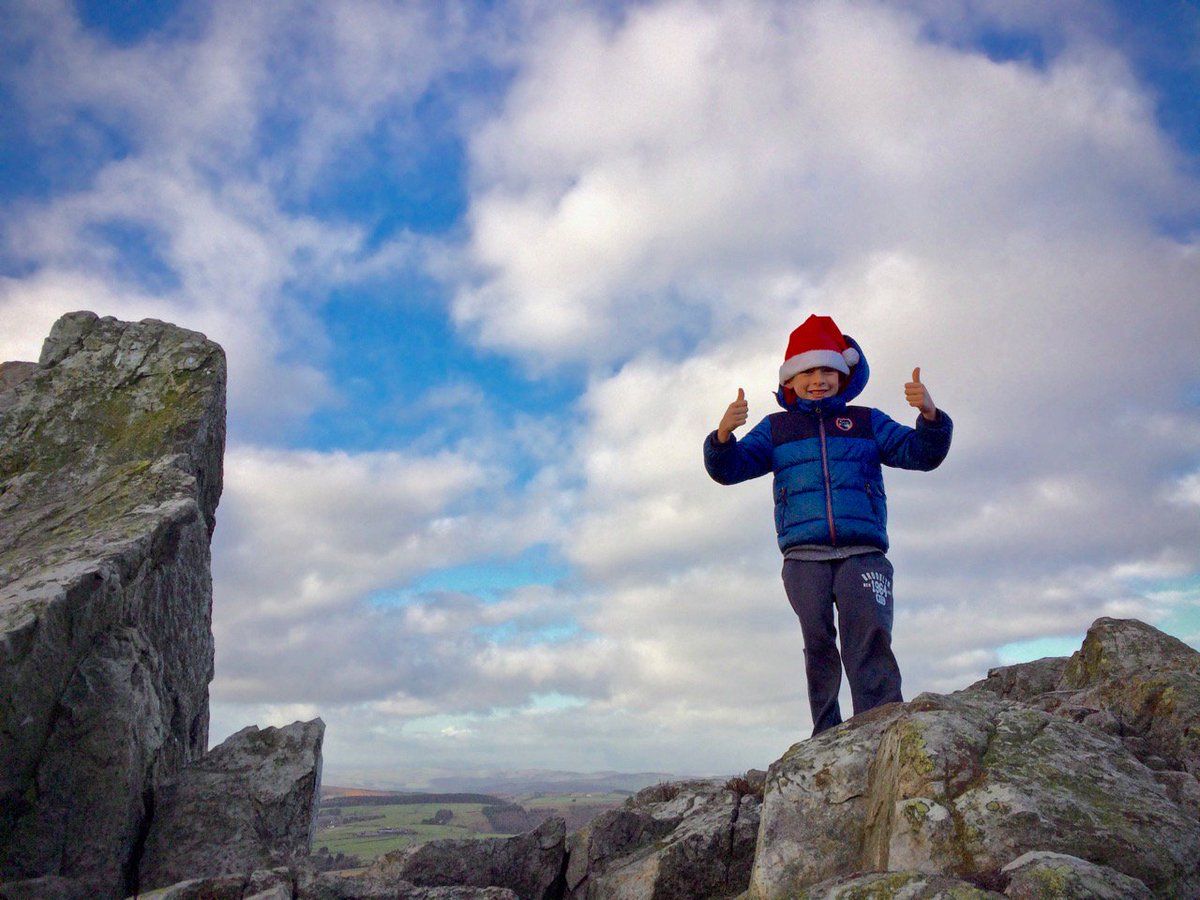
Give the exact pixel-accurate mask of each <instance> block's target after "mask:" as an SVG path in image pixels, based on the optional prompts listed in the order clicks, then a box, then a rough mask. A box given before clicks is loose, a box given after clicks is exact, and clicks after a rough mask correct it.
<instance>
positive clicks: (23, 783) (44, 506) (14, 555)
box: [0, 312, 226, 896]
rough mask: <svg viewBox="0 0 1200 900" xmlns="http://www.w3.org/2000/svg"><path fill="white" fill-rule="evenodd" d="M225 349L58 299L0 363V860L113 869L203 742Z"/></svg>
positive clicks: (91, 880)
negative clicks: (29, 349) (56, 314)
mask: <svg viewBox="0 0 1200 900" xmlns="http://www.w3.org/2000/svg"><path fill="white" fill-rule="evenodd" d="M225 379H226V373H225V357H224V353H223V351H222V350H221V348H220V347H219V346H218V345H217V344H215V343H213V342H212V341H209V340H208V339H207V338H205V337H204V335H202V334H199V333H198V332H194V331H188V330H186V329H183V328H179V327H177V326H174V325H169V324H166V323H163V322H158V321H156V320H144V321H142V322H138V323H130V322H120V321H118V320H116V319H113V318H99V317H97V316H96V315H95V314H94V313H89V312H78V313H70V314H68V315H65V316H63V317H62V318H61V319H59V320H58V322H56V323H55V325H54V327H53V329H52V330H51V333H50V336H49V337H48V338H47V339H46V342H45V345H44V347H43V349H42V354H41V357H40V359H39V362H38V363H37V364H36V365H34V364H16V365H13V364H7V365H6V366H5V367H4V377H3V378H2V379H0V879H8V880H14V881H15V880H17V879H30V878H37V877H42V876H58V877H63V878H67V879H76V880H79V881H81V882H83V883H86V884H89V885H91V886H92V890H93V891H94V893H93V896H104V895H109V896H119V895H121V894H122V893H123V892H124V891H125V890H126V889H128V888H129V887H130V886H131V885H132V879H133V868H134V866H135V860H134V855H135V852H136V848H137V845H138V843H139V842H140V840H141V837H142V833H143V831H144V828H145V822H146V815H147V803H148V797H149V796H150V794H151V793H152V791H153V789H154V787H155V786H157V785H158V784H160V783H162V782H163V781H164V780H165V779H166V778H168V777H170V776H172V775H173V774H174V773H176V772H178V771H179V770H180V769H181V768H182V766H183V765H184V764H185V763H187V762H188V761H190V760H192V759H195V758H196V757H198V756H199V755H200V754H201V753H202V752H203V751H204V749H205V747H206V745H207V738H208V683H209V681H210V680H211V678H212V665H213V644H212V629H211V604H212V588H211V574H210V550H209V542H210V540H211V537H212V531H213V528H214V527H215V511H216V507H217V502H218V499H219V497H220V492H221V478H222V454H223V451H224V443H225Z"/></svg>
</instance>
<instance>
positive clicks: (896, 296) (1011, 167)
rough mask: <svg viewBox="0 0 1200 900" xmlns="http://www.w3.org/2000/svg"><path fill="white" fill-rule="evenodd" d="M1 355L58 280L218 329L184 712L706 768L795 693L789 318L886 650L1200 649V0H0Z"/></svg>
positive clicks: (423, 768)
mask: <svg viewBox="0 0 1200 900" xmlns="http://www.w3.org/2000/svg"><path fill="white" fill-rule="evenodd" d="M2 14H3V16H4V20H5V22H6V24H7V26H8V27H6V29H5V33H4V35H3V36H2V37H0V45H2V49H3V53H2V54H0V57H2V59H3V62H2V64H0V210H2V211H0V322H2V323H3V328H2V329H0V357H3V358H5V359H16V358H23V359H30V358H36V356H37V353H38V349H39V346H40V342H41V339H42V338H43V337H44V336H45V334H46V333H47V332H48V330H49V327H50V325H51V323H52V322H53V321H54V319H55V318H57V316H58V315H60V314H61V313H63V312H66V311H69V310H73V309H81V308H86V309H93V310H95V311H96V312H98V313H100V314H102V315H115V316H118V317H121V318H127V319H137V318H142V317H145V316H153V317H156V318H162V319H167V320H170V321H174V322H177V323H178V324H181V325H184V326H186V327H190V328H194V329H197V330H200V331H204V332H205V333H206V334H208V335H209V336H210V337H212V338H213V339H215V340H218V341H219V342H220V343H221V344H222V345H223V346H224V347H225V348H226V351H227V354H228V356H229V361H230V397H229V401H230V421H229V447H228V454H227V464H226V486H225V493H224V496H223V499H222V504H221V509H220V511H219V514H218V521H219V526H218V530H217V533H216V536H215V540H214V579H215V580H214V598H215V599H214V629H215V632H216V635H217V646H218V659H217V675H216V680H215V681H214V683H213V687H212V696H213V702H214V715H213V739H214V740H220V739H222V738H223V737H224V736H225V735H226V734H228V733H229V732H232V731H233V730H236V729H237V728H239V727H241V726H242V725H243V724H245V723H247V722H251V721H253V722H258V723H259V724H273V723H278V722H285V721H291V719H293V718H296V717H309V716H312V715H317V714H319V715H321V716H323V717H324V718H325V720H326V721H327V723H329V726H330V727H329V735H328V744H327V769H328V771H329V773H330V775H331V777H334V778H338V777H340V778H343V779H344V780H348V779H359V780H375V781H376V782H379V783H382V782H383V781H389V782H391V783H409V784H419V783H421V781H422V779H424V778H427V777H429V776H431V775H435V774H439V773H444V772H477V771H483V770H488V769H516V768H527V767H545V768H559V769H576V770H598V769H621V770H634V769H637V770H663V769H674V770H677V771H680V772H697V773H714V772H730V771H735V770H738V769H745V768H747V767H750V766H757V767H763V766H765V765H766V764H767V763H769V762H770V761H771V760H772V759H774V758H775V756H777V755H778V754H779V753H780V752H782V750H783V749H785V748H786V747H787V746H788V745H789V744H790V743H791V742H793V741H794V740H797V739H799V738H800V737H803V736H804V735H806V734H807V733H808V729H809V727H810V726H809V723H808V712H807V710H806V709H805V703H804V699H803V689H802V678H803V674H802V663H801V641H800V634H799V629H798V627H796V624H795V622H794V619H793V618H792V616H791V612H790V609H789V607H788V606H787V603H786V599H785V598H784V596H783V592H782V586H781V584H780V582H779V578H778V568H777V567H778V551H777V550H776V549H775V548H774V545H773V540H772V538H773V535H772V533H771V525H770V522H771V519H770V492H769V486H768V485H767V484H766V483H765V482H754V483H750V484H746V485H741V486H738V487H735V488H720V487H718V486H716V485H715V484H713V483H712V482H711V481H709V480H708V479H707V476H705V475H704V472H703V470H702V468H701V465H700V454H699V445H700V441H701V439H702V438H703V436H704V434H705V433H706V432H707V431H708V430H709V429H711V428H712V427H714V426H715V424H716V422H717V421H718V420H719V418H720V414H721V412H722V411H723V409H724V406H725V404H727V403H728V402H729V400H731V399H733V395H735V394H736V390H737V388H738V387H739V386H741V387H745V389H746V392H747V396H748V398H749V399H750V402H751V418H752V419H754V420H756V417H758V416H761V415H764V414H766V413H768V412H770V411H771V409H772V405H773V401H772V400H771V398H770V393H771V391H772V390H773V389H774V383H773V382H774V376H775V372H776V370H777V367H778V365H779V362H780V361H781V358H780V354H781V353H782V350H783V348H784V345H785V343H786V338H787V334H788V332H789V331H790V330H791V328H793V327H794V326H795V325H796V324H798V323H799V322H800V321H801V320H803V318H805V317H806V316H807V315H808V314H809V313H810V312H824V313H828V314H832V315H833V316H834V317H835V318H836V319H837V321H838V322H839V324H840V325H841V326H842V327H843V328H844V329H845V330H846V331H847V332H848V333H851V334H852V335H854V336H855V337H856V338H857V339H858V340H859V342H860V343H861V344H862V345H863V347H864V350H865V352H866V353H867V355H868V357H869V359H870V360H871V367H872V372H873V375H872V383H871V385H870V386H869V387H868V390H867V392H866V393H865V394H864V396H863V401H864V402H866V403H868V404H871V405H875V406H878V407H880V408H881V409H883V410H884V411H885V412H888V413H889V414H890V415H892V416H893V417H895V418H897V419H901V420H904V421H907V420H908V419H909V418H910V416H909V412H910V410H908V409H907V408H906V407H905V406H904V404H903V399H902V392H901V387H902V384H903V382H904V380H906V378H907V373H908V372H910V371H911V369H912V367H913V366H914V365H921V366H922V371H923V373H924V376H925V380H926V381H927V383H928V384H929V386H930V390H931V392H932V393H933V396H934V398H935V400H936V401H937V402H938V403H939V405H941V406H943V407H944V408H945V409H947V410H948V411H949V412H950V413H951V415H952V416H954V418H955V422H956V425H957V432H956V438H955V446H954V449H953V451H952V453H951V456H950V458H949V459H948V460H947V463H946V464H945V465H944V466H943V467H942V468H941V469H939V470H938V471H937V472H934V473H930V474H922V473H906V472H898V473H889V475H888V490H889V500H890V513H891V537H892V543H893V550H892V552H891V558H892V559H893V562H894V563H895V565H896V568H897V571H898V580H897V603H898V607H897V609H898V611H897V625H896V645H897V650H898V654H899V657H900V661H901V665H902V668H903V670H904V672H905V679H906V681H905V684H906V692H907V693H908V694H909V695H912V694H915V693H916V692H919V691H921V690H951V689H954V688H956V687H960V686H963V685H965V684H966V683H968V682H969V681H970V680H973V679H974V678H977V677H980V676H981V675H982V674H984V672H985V671H986V669H987V668H988V667H989V666H992V665H997V664H1001V663H1009V662H1014V661H1018V660H1020V659H1026V658H1032V657H1034V656H1037V655H1041V654H1044V653H1065V652H1068V651H1069V650H1070V649H1071V648H1073V647H1074V646H1077V645H1078V642H1079V640H1080V639H1081V637H1082V635H1083V633H1084V631H1085V630H1086V628H1087V626H1088V624H1089V623H1090V622H1091V621H1092V620H1093V619H1094V618H1096V617H1097V616H1099V615H1116V616H1136V617H1139V618H1143V619H1145V620H1147V621H1151V622H1153V623H1155V624H1157V625H1159V626H1160V627H1163V628H1164V629H1166V630H1168V631H1170V632H1171V633H1173V634H1176V635H1179V636H1180V637H1182V638H1184V639H1185V640H1188V641H1190V642H1191V643H1193V644H1194V645H1198V644H1200V613H1198V603H1200V556H1198V554H1197V550H1196V548H1197V546H1200V543H1198V541H1197V538H1200V425H1198V424H1197V410H1198V408H1200V364H1198V363H1197V361H1196V356H1195V352H1194V344H1195V335H1196V334H1197V333H1200V304H1198V303H1197V286H1198V285H1200V253H1198V252H1197V251H1198V247H1197V234H1198V233H1200V166H1198V163H1200V112H1198V110H1200V104H1197V103H1196V97H1197V95H1198V93H1200V10H1198V7H1197V5H1196V4H1195V3H1185V2H1161V3H1137V4H1120V3H1107V2H1084V0H1069V2H1063V3H1059V4H1053V5H1050V4H1013V3H1001V2H967V0H961V2H955V0H948V2H946V0H939V2H935V0H909V2H894V3H886V2H880V3H844V2H835V0H827V2H803V3H773V2H768V0H762V2H701V0H672V2H665V0H663V2H642V3H636V4H620V3H595V4H579V5H571V6H570V7H569V8H566V7H563V6H562V5H560V4H552V3H542V2H537V0H528V2H514V3H453V2H442V3H436V4H432V3H431V4H420V3H405V4H401V3H390V2H386V0H378V2H375V0H355V2H351V0H339V2H329V3H322V4H306V3H282V4H271V5H262V6H259V5H256V6H253V7H246V6H245V5H243V4H237V3H227V2H204V3H189V4H178V3H132V2H128V3H113V2H103V3H100V2H97V3H70V2H20V0H7V2H3V3H2Z"/></svg>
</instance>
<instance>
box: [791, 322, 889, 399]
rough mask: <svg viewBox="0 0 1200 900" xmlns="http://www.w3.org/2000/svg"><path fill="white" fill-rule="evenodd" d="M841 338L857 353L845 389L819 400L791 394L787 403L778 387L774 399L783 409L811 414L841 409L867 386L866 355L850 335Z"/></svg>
mask: <svg viewBox="0 0 1200 900" xmlns="http://www.w3.org/2000/svg"><path fill="white" fill-rule="evenodd" d="M842 337H844V338H845V339H846V343H847V344H849V345H850V346H851V347H853V348H854V349H855V350H857V351H858V365H856V366H851V367H850V378H849V380H848V381H847V382H846V387H845V388H844V389H843V390H840V391H838V392H837V393H836V394H834V395H833V396H832V397H822V398H821V399H820V400H802V399H800V398H799V397H796V396H795V394H794V393H793V394H792V400H791V402H790V403H789V402H788V398H787V397H786V396H785V391H784V389H783V386H782V385H780V387H779V390H777V391H776V392H775V399H776V400H778V401H779V405H780V406H782V407H783V408H784V409H789V410H797V411H799V412H803V413H812V412H815V411H817V410H820V411H822V412H825V411H828V410H833V409H842V408H843V407H845V406H846V405H847V404H848V403H849V402H850V401H851V400H853V399H854V398H855V397H857V396H858V395H859V394H861V393H862V392H863V389H864V388H865V387H866V386H867V379H868V378H870V377H871V367H870V366H869V365H867V355H866V354H865V353H863V351H862V347H860V346H858V341H856V340H854V338H852V337H850V335H848V334H844V335H842ZM788 393H790V392H788Z"/></svg>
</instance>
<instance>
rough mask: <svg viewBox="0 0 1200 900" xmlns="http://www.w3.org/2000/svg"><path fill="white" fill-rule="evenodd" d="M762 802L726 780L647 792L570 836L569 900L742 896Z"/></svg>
mask: <svg viewBox="0 0 1200 900" xmlns="http://www.w3.org/2000/svg"><path fill="white" fill-rule="evenodd" d="M741 783H742V784H743V785H744V786H745V788H746V789H748V790H752V787H751V785H750V784H749V783H748V782H745V781H744V780H743V781H742V782H741ZM759 802H760V799H759V797H758V796H756V795H755V794H754V793H743V792H742V791H740V790H735V789H731V788H729V787H726V786H725V784H724V780H723V779H722V780H715V781H688V782H673V783H670V784H665V785H656V786H654V787H649V788H646V789H645V790H643V791H640V792H639V793H638V794H637V795H636V796H634V797H633V798H631V800H630V802H629V803H628V804H627V805H626V807H625V808H624V809H617V810H611V811H610V812H607V813H603V814H602V815H600V816H598V817H597V818H596V819H595V820H594V821H593V822H591V823H590V824H589V825H587V826H585V827H584V828H582V829H580V830H579V831H577V832H575V833H574V834H572V835H571V838H570V840H569V841H568V845H567V846H568V856H569V858H568V862H567V871H566V889H567V896H568V897H571V898H578V900H602V898H613V900H616V898H637V897H683V896H696V897H734V896H737V895H738V894H740V893H742V892H743V891H744V890H745V889H746V887H747V885H748V884H749V882H750V866H751V864H752V862H753V860H754V844H755V839H756V836H757V834H758V807H759Z"/></svg>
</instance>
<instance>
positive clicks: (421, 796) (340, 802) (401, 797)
mask: <svg viewBox="0 0 1200 900" xmlns="http://www.w3.org/2000/svg"><path fill="white" fill-rule="evenodd" d="M426 803H483V804H486V805H499V806H502V805H505V803H506V801H505V800H503V799H502V798H500V797H493V796H492V795H490V794H467V793H440V794H434V793H400V792H392V791H369V792H367V793H364V794H342V795H340V796H335V797H329V796H326V794H325V791H324V790H323V789H322V791H321V806H322V807H326V808H335V807H339V806H405V805H424V804H426Z"/></svg>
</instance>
